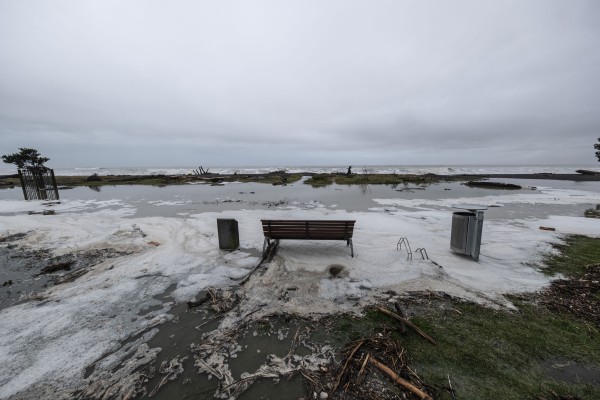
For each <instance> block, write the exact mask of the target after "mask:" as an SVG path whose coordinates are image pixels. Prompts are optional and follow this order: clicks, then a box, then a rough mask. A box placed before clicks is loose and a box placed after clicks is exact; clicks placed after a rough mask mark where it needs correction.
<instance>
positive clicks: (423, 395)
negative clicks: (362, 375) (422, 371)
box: [369, 356, 433, 400]
mask: <svg viewBox="0 0 600 400" xmlns="http://www.w3.org/2000/svg"><path fill="white" fill-rule="evenodd" d="M369 362H370V363H371V364H372V365H374V366H375V367H377V369H379V370H380V371H382V372H384V373H385V374H387V375H388V376H389V377H390V378H392V380H393V381H394V382H396V383H397V384H398V385H400V386H402V387H403V388H405V389H408V390H410V391H411V392H412V393H414V394H415V395H416V396H417V397H418V398H420V399H421V400H433V397H431V396H430V395H428V394H427V393H425V392H424V391H422V390H421V389H419V388H418V387H416V386H415V385H413V384H412V383H410V382H409V381H407V380H406V379H402V378H401V377H400V376H398V374H397V373H395V372H394V371H392V370H391V369H390V368H389V367H388V366H386V365H384V364H383V363H381V362H379V361H377V360H376V359H375V357H373V356H369Z"/></svg>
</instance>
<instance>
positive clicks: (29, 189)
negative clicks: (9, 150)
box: [19, 169, 59, 200]
mask: <svg viewBox="0 0 600 400" xmlns="http://www.w3.org/2000/svg"><path fill="white" fill-rule="evenodd" d="M19 178H20V179H21V187H22V188H23V196H25V200H59V197H58V187H57V186H56V179H55V178H54V170H52V169H48V170H46V171H32V170H28V169H20V170H19Z"/></svg>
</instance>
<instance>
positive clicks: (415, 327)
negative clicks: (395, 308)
mask: <svg viewBox="0 0 600 400" xmlns="http://www.w3.org/2000/svg"><path fill="white" fill-rule="evenodd" d="M377 309H378V310H379V311H381V312H382V313H384V314H385V315H387V316H390V317H392V318H394V319H396V320H398V321H400V322H402V323H404V324H406V325H407V326H409V327H410V328H412V329H413V330H414V331H415V332H417V333H418V334H419V335H420V336H421V337H422V338H423V339H425V340H427V341H428V342H429V343H431V344H433V345H435V344H436V342H435V340H434V339H433V338H432V337H431V336H429V335H428V334H426V333H425V332H423V331H422V330H421V329H420V328H419V327H418V326H416V325H415V324H413V323H412V322H410V321H409V320H407V319H406V318H402V317H401V316H399V315H398V314H395V313H393V312H391V311H390V310H388V309H387V308H383V307H377Z"/></svg>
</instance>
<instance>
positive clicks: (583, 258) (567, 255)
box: [542, 235, 600, 278]
mask: <svg viewBox="0 0 600 400" xmlns="http://www.w3.org/2000/svg"><path fill="white" fill-rule="evenodd" d="M555 248H556V249H557V250H558V251H559V253H558V254H552V255H548V256H547V257H546V258H545V260H544V264H545V265H546V266H545V267H544V268H543V269H542V272H544V273H545V274H548V275H556V274H562V275H564V276H565V277H567V278H579V277H581V276H582V275H583V274H585V273H586V272H587V270H586V266H588V265H590V264H597V263H600V238H592V237H588V236H582V235H570V236H567V237H566V238H565V243H564V244H559V245H556V246H555Z"/></svg>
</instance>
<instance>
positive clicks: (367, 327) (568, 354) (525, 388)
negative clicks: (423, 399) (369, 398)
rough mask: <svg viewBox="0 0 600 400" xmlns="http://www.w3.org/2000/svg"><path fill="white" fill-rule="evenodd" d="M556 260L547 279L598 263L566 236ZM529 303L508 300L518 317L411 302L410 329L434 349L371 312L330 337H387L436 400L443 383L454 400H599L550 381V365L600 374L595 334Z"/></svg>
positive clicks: (590, 243)
mask: <svg viewBox="0 0 600 400" xmlns="http://www.w3.org/2000/svg"><path fill="white" fill-rule="evenodd" d="M558 249H559V250H560V254H557V255H552V256H548V257H547V258H546V260H545V262H546V264H547V268H546V269H545V271H546V273H549V274H556V273H561V274H563V275H565V276H569V277H578V276H581V275H582V274H583V272H584V269H585V266H586V265H589V264H595V263H598V262H600V239H595V238H589V237H585V236H570V237H568V238H566V242H565V244H564V245H561V246H559V247H558ZM531 296H532V297H533V301H525V300H520V298H518V297H512V298H511V299H512V300H513V302H514V304H515V306H516V308H517V310H516V311H510V310H497V309H492V308H488V307H484V306H481V305H478V304H474V303H467V302H463V301H459V300H455V299H450V300H449V299H441V298H440V299H434V300H424V299H412V300H410V301H409V302H408V303H407V304H406V307H407V310H408V311H409V313H410V314H412V315H415V316H414V317H412V318H411V321H412V322H413V323H415V324H416V325H417V326H419V327H420V328H421V329H423V330H424V331H425V332H426V333H428V334H429V335H430V336H432V337H434V338H435V339H436V341H437V345H436V346H433V345H431V344H430V343H428V342H427V341H425V340H424V339H423V338H421V337H420V336H418V335H417V334H415V333H414V332H412V331H409V333H407V334H405V335H400V334H399V333H397V332H396V331H395V327H397V324H396V322H395V321H394V320H393V319H391V318H389V317H387V316H385V315H383V314H381V313H380V312H378V311H376V310H368V311H367V312H366V313H365V316H364V317H363V318H361V319H352V318H350V317H340V318H338V320H337V321H336V325H337V328H336V329H335V332H334V333H333V336H334V337H335V338H336V339H337V340H340V341H342V342H344V341H349V340H355V339H358V338H360V337H366V336H372V335H374V334H376V333H377V332H382V331H384V330H387V331H389V332H391V335H392V336H393V337H395V338H396V339H398V340H399V341H400V343H401V344H402V346H403V347H404V348H405V349H406V351H407V357H408V362H409V366H410V367H411V368H412V369H413V370H415V371H416V372H417V373H418V374H419V376H421V378H422V379H423V380H424V382H426V383H428V384H429V385H431V386H433V387H434V388H435V389H436V391H437V398H439V399H452V396H451V395H450V393H449V392H448V391H446V390H444V389H443V387H444V386H448V376H450V380H451V382H452V387H453V388H454V390H455V391H456V398H458V399H538V398H539V397H543V398H548V399H550V398H555V397H553V396H552V395H551V393H552V392H555V393H557V394H559V395H562V396H566V395H571V396H576V397H578V398H581V399H600V386H599V385H592V384H590V383H589V381H588V383H584V382H563V381H557V380H555V379H553V378H552V377H551V376H550V374H549V370H548V368H550V366H551V365H552V364H555V363H560V364H566V363H569V362H570V363H572V364H577V365H583V366H586V367H593V368H595V369H596V371H600V333H598V330H595V329H599V328H598V327H595V328H594V326H593V324H592V325H590V323H586V322H585V321H581V320H577V319H575V318H574V317H572V316H570V315H568V314H566V313H561V312H554V311H550V310H548V309H546V308H544V307H543V306H540V305H537V304H536V302H535V295H533V294H532V295H531Z"/></svg>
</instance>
